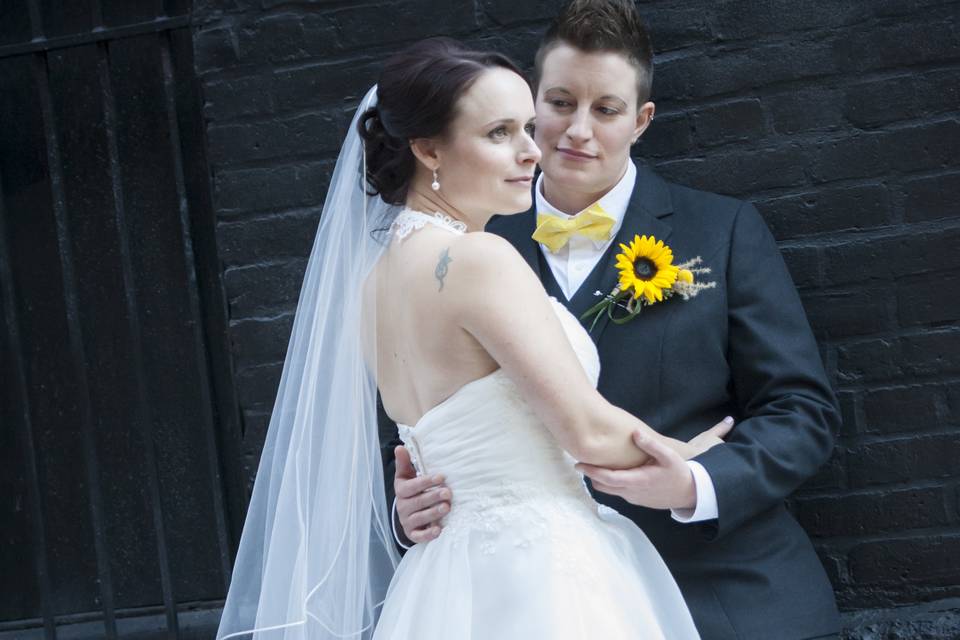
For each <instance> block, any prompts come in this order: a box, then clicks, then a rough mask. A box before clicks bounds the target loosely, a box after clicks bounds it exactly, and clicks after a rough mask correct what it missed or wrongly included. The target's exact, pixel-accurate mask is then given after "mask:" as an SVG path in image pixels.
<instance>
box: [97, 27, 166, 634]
mask: <svg viewBox="0 0 960 640" xmlns="http://www.w3.org/2000/svg"><path fill="white" fill-rule="evenodd" d="M108 47H109V44H108V43H106V42H102V43H100V44H98V45H97V75H98V78H99V81H100V95H101V99H102V102H103V114H104V120H105V124H106V126H105V127H104V128H105V130H106V135H107V149H108V152H109V160H110V181H111V187H112V190H113V207H114V209H113V215H114V220H115V224H116V226H117V238H118V242H119V253H120V262H121V271H122V277H123V293H124V300H125V301H126V311H127V318H128V323H129V326H130V342H131V344H130V349H129V354H130V358H131V359H132V360H133V368H134V371H135V376H136V386H137V409H136V411H137V423H138V424H139V425H140V432H141V434H140V435H141V437H142V439H143V453H144V458H145V463H146V468H147V478H148V490H149V494H150V502H151V505H152V515H153V526H154V530H155V532H156V534H157V562H158V564H159V566H160V590H161V593H162V594H163V604H164V610H165V613H166V619H167V629H168V630H169V631H170V632H171V633H172V634H174V636H176V635H177V634H178V633H179V632H178V629H179V625H178V622H177V603H176V601H175V600H174V596H173V577H172V575H171V573H170V552H169V549H168V548H167V536H166V529H165V527H164V523H163V501H162V498H161V495H160V479H159V468H158V466H157V454H156V446H155V438H154V433H153V425H154V422H153V415H152V411H151V410H150V400H149V398H148V397H147V375H146V367H145V365H144V361H143V338H142V331H141V328H140V315H139V304H138V302H137V288H136V284H135V283H134V276H133V262H132V260H131V257H130V255H131V254H130V242H129V234H128V232H127V221H126V209H125V207H124V200H123V181H122V176H123V167H122V166H121V165H120V150H119V148H118V145H117V105H116V99H115V97H114V95H113V85H112V84H111V82H110V53H109V48H108Z"/></svg>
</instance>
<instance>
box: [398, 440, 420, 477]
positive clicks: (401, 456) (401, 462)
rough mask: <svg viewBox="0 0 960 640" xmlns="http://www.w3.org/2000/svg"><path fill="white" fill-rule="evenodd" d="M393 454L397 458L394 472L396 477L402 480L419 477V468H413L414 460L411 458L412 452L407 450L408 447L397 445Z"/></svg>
mask: <svg viewBox="0 0 960 640" xmlns="http://www.w3.org/2000/svg"><path fill="white" fill-rule="evenodd" d="M393 455H394V457H395V459H396V470H395V471H394V474H393V475H394V477H396V478H400V479H402V480H408V479H410V478H416V477H417V470H416V469H414V468H413V462H411V460H410V452H409V451H407V448H406V447H403V446H399V447H396V448H395V449H394V450H393Z"/></svg>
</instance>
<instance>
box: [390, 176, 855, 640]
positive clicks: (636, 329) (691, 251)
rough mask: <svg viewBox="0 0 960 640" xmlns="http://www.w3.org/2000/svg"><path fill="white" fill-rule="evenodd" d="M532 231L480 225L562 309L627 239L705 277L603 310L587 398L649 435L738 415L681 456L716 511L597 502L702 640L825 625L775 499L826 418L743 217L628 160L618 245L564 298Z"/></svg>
mask: <svg viewBox="0 0 960 640" xmlns="http://www.w3.org/2000/svg"><path fill="white" fill-rule="evenodd" d="M534 225H535V214H534V212H528V213H525V214H517V215H514V216H503V217H499V218H496V219H494V220H493V221H491V223H490V224H489V225H488V226H487V230H488V231H492V232H494V233H497V234H499V235H501V236H503V237H504V238H506V239H507V240H509V241H510V242H511V244H513V246H515V247H516V248H517V250H518V251H519V252H520V253H521V254H522V255H523V256H524V258H525V259H526V261H527V263H528V264H529V265H530V267H531V268H532V269H534V271H536V272H537V274H538V275H539V276H540V278H541V281H542V282H543V283H544V286H545V287H546V289H547V291H548V293H550V294H551V295H554V296H555V297H556V298H557V299H558V300H561V301H564V302H565V303H566V304H567V307H568V308H569V309H570V310H571V311H572V312H573V313H574V315H577V316H579V315H581V314H582V313H583V312H584V311H585V310H586V309H588V308H589V307H590V306H592V305H593V304H594V303H595V302H596V301H597V300H598V299H597V298H596V297H595V295H594V292H595V291H598V290H599V291H603V292H604V293H606V292H608V291H609V290H610V289H612V288H613V286H614V285H615V284H616V281H617V271H616V268H615V266H614V257H615V255H616V253H618V252H619V251H620V248H619V244H620V243H621V242H623V243H627V242H629V240H630V239H632V238H633V236H634V234H637V235H653V236H655V237H656V238H657V239H658V240H663V241H664V242H666V243H667V244H668V245H670V246H671V247H672V249H673V254H674V260H675V262H682V261H684V260H687V259H689V258H692V257H694V256H700V257H702V258H703V261H704V265H703V266H707V267H710V268H711V269H712V273H711V274H709V275H708V276H702V277H703V278H706V279H712V280H714V281H716V283H717V287H716V288H715V289H708V290H706V291H703V292H702V293H701V294H700V295H699V296H697V297H696V298H693V299H691V300H688V301H684V300H682V299H681V298H679V297H675V298H672V299H670V300H667V301H665V302H663V303H659V304H656V305H653V306H651V307H646V308H644V310H643V312H642V313H641V314H640V316H639V317H638V318H636V319H634V320H633V321H632V322H630V323H627V324H625V325H616V324H613V323H610V322H609V321H607V320H606V318H605V317H604V318H603V319H601V320H600V321H599V322H598V323H597V325H596V326H595V327H594V329H593V331H592V334H591V335H592V337H593V339H594V341H595V342H596V344H597V349H598V351H599V353H600V362H601V372H600V380H599V390H600V392H601V393H602V394H603V396H604V397H605V398H606V399H607V400H609V401H610V402H611V403H613V404H614V405H617V406H619V407H621V408H623V409H625V410H627V411H629V412H630V413H632V414H634V415H636V416H637V417H639V418H641V419H642V420H644V422H646V423H647V424H649V425H650V426H651V427H653V428H654V429H656V430H658V431H660V432H661V433H663V434H665V435H668V436H671V437H674V438H677V439H682V440H688V439H690V438H691V437H693V436H694V435H696V434H697V433H699V432H701V431H703V430H705V429H707V428H709V427H710V426H712V425H714V424H716V423H717V422H718V421H720V420H721V419H722V418H723V417H724V416H726V415H732V416H733V417H734V418H735V419H736V420H737V424H736V426H735V427H734V429H733V431H732V432H731V433H730V435H729V436H728V437H727V438H726V442H725V443H724V444H723V445H721V446H717V447H714V448H713V449H711V450H709V451H707V452H706V453H704V454H701V455H700V456H698V457H697V458H696V460H697V461H698V462H700V463H701V464H702V465H703V466H704V468H705V469H706V470H707V472H708V473H709V474H710V477H711V479H712V481H713V484H714V487H715V489H716V493H717V504H718V513H719V517H718V518H717V519H716V520H712V521H708V522H705V523H691V524H683V523H678V522H676V521H674V520H673V519H672V518H671V517H670V512H669V511H663V510H653V509H646V508H643V507H637V506H635V505H631V504H629V503H627V502H625V501H623V500H621V499H619V498H617V497H614V496H608V495H605V494H601V493H596V494H595V495H596V498H597V499H598V501H600V502H602V503H605V504H607V505H609V506H611V507H613V508H615V509H616V510H617V511H619V512H620V513H622V514H624V515H625V516H627V517H629V518H630V519H631V520H633V521H634V522H635V523H636V524H637V525H638V526H639V527H640V528H641V529H642V530H643V531H644V532H645V533H646V534H647V536H648V537H649V538H650V540H651V542H653V544H654V545H655V546H656V547H657V549H658V551H659V552H660V553H661V555H662V556H663V557H664V560H665V561H666V563H667V565H668V566H669V567H670V569H671V571H672V572H673V575H674V577H675V578H676V580H677V583H678V584H679V586H680V588H681V590H682V591H683V594H684V597H685V598H686V600H687V603H688V606H689V607H690V610H691V612H692V614H693V617H694V620H695V622H696V624H697V627H698V629H699V630H700V633H701V635H702V637H703V638H704V639H705V640H715V639H716V640H726V639H730V640H733V639H739V640H746V639H753V638H756V639H758V640H759V639H763V640H767V639H769V638H783V639H791V638H796V639H800V638H809V637H814V636H818V635H826V634H830V633H836V632H837V631H839V628H840V625H839V616H838V613H837V609H836V604H835V600H834V595H833V590H832V588H831V585H830V582H829V581H828V579H827V577H826V574H825V572H824V570H823V567H822V565H821V563H820V561H819V559H818V558H817V556H816V554H815V552H814V550H813V546H812V545H811V543H810V540H809V538H808V537H807V535H806V533H805V532H804V531H803V529H802V528H801V527H800V526H799V525H798V524H797V522H796V520H795V519H794V518H793V517H792V516H791V515H790V513H789V512H788V511H787V510H786V507H785V505H784V500H785V498H786V497H787V496H788V495H790V493H792V492H793V491H794V490H795V489H796V488H797V487H798V486H799V485H800V484H801V483H803V482H804V481H805V480H806V479H807V478H809V477H811V476H812V475H813V474H814V473H815V472H816V471H817V469H818V468H819V467H820V466H821V465H822V464H823V462H824V461H825V460H826V459H827V458H828V457H829V455H830V452H831V450H832V448H833V441H834V433H835V431H836V429H837V428H838V426H839V421H840V419H839V412H838V411H837V407H836V399H835V397H834V394H833V392H832V390H831V388H830V385H829V383H828V382H827V379H826V375H825V373H824V370H823V365H822V363H821V360H820V355H819V352H818V350H817V345H816V342H815V340H814V338H813V335H812V333H811V331H810V327H809V325H808V323H807V320H806V316H805V314H804V311H803V308H802V306H801V304H800V299H799V296H798V295H797V291H796V288H795V287H794V285H793V282H792V280H791V278H790V275H789V273H788V272H787V269H786V266H785V265H784V262H783V259H782V257H781V255H780V252H779V250H778V249H777V246H776V243H775V241H774V239H773V237H772V236H771V234H770V232H769V230H768V229H767V227H766V225H765V224H764V222H763V220H762V218H761V217H760V215H759V214H758V213H757V211H756V209H755V208H754V207H753V206H752V205H750V204H748V203H745V202H742V201H738V200H735V199H733V198H728V197H724V196H719V195H716V194H711V193H705V192H701V191H696V190H693V189H689V188H686V187H682V186H679V185H676V184H672V183H668V182H666V181H664V180H662V179H661V178H660V177H658V176H657V175H656V174H655V173H653V172H652V171H651V170H649V169H648V168H646V167H642V166H638V171H637V180H636V185H635V188H634V192H633V195H632V198H631V201H630V205H629V207H628V209H627V212H626V215H625V217H624V221H623V224H622V226H621V229H620V231H619V232H618V234H617V238H616V239H615V241H614V242H613V244H612V245H611V247H610V249H609V250H608V252H607V254H606V255H604V256H603V258H601V260H600V261H599V263H598V264H597V267H596V268H595V269H594V271H593V272H592V273H591V274H590V275H589V276H588V277H587V280H586V281H585V282H584V284H583V285H582V286H581V287H580V289H579V290H578V291H577V293H576V294H575V295H574V297H573V299H572V300H569V301H567V300H566V298H565V296H564V295H563V293H562V292H561V291H560V289H559V287H558V286H557V284H556V282H555V280H554V279H553V275H552V273H551V271H550V269H549V267H547V266H546V264H545V261H544V260H543V258H542V254H541V252H540V249H539V245H538V244H537V243H535V242H534V241H533V240H532V239H531V237H530V236H531V234H532V233H533V230H534ZM391 444H393V443H391ZM387 449H388V450H387V451H386V454H387V459H388V468H387V484H388V485H392V483H391V480H392V477H393V468H392V464H389V463H390V459H391V457H392V447H388V448H387ZM388 491H389V493H390V497H391V499H392V486H389V487H388Z"/></svg>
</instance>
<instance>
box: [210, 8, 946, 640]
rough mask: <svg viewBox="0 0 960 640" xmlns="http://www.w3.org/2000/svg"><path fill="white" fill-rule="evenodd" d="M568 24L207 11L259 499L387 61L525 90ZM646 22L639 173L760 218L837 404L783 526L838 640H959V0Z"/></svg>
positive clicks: (235, 333) (519, 13) (308, 11)
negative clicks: (295, 320) (320, 236)
mask: <svg viewBox="0 0 960 640" xmlns="http://www.w3.org/2000/svg"><path fill="white" fill-rule="evenodd" d="M561 4H562V1H561V0H527V1H525V2H510V1H506V0H454V1H453V2H440V1H439V0H371V2H365V3H351V2H346V1H341V0H313V1H308V0H294V1H289V0H198V1H197V2H196V3H195V10H194V46H195V60H196V70H197V73H198V75H199V76H200V78H201V81H202V84H203V92H204V99H205V104H204V116H205V119H206V123H207V141H206V142H207V145H208V148H209V157H210V159H211V174H212V176H211V179H212V183H213V187H214V198H215V207H216V210H217V215H218V220H219V222H218V244H219V251H220V259H221V264H222V266H223V269H224V280H225V283H226V290H227V303H228V305H229V312H230V331H231V335H230V340H231V344H232V347H233V357H234V365H235V370H236V376H237V381H236V382H237V387H238V389H240V390H241V393H240V394H239V397H240V398H241V400H240V402H241V407H240V409H241V412H242V415H243V417H244V427H245V438H246V440H245V442H244V443H243V447H242V448H241V450H242V451H243V456H244V464H245V465H246V468H247V470H248V472H249V474H250V478H251V481H252V478H253V473H254V472H255V470H256V466H257V459H258V454H259V449H260V447H261V446H262V442H263V437H264V434H265V432H266V429H267V425H268V423H269V415H270V407H271V404H272V401H273V395H274V394H275V391H276V385H277V383H278V379H279V371H280V363H282V360H283V356H284V351H285V349H286V343H287V339H288V336H289V331H290V327H291V321H292V314H293V311H294V310H295V307H296V300H297V296H298V295H299V288H300V279H301V277H302V274H303V270H304V268H305V260H306V258H307V256H308V254H309V251H310V246H311V243H312V238H313V234H314V232H315V229H316V224H317V216H318V211H319V208H320V206H321V205H322V202H323V197H324V193H325V190H326V185H327V182H328V180H329V176H330V172H331V170H332V166H333V162H334V160H335V155H336V151H337V148H338V147H339V144H340V140H341V139H342V136H343V135H344V130H345V127H346V124H347V123H348V122H349V118H350V115H351V113H352V111H353V109H354V108H355V106H356V104H357V102H358V101H359V98H360V97H361V96H362V94H363V93H364V91H365V90H366V89H367V88H368V87H369V86H370V85H371V84H373V82H374V81H375V79H376V75H377V73H378V69H379V64H380V61H381V60H382V59H383V58H384V57H385V56H387V55H389V54H390V53H391V52H392V51H395V50H397V49H398V48H400V47H402V46H404V45H405V44H408V43H409V42H412V41H415V40H416V39H419V38H422V37H426V36H431V35H449V36H453V37H457V38H461V39H463V40H464V41H466V42H468V43H470V44H471V45H473V46H478V47H485V48H494V49H498V50H500V51H503V52H505V53H507V54H508V55H511V56H513V57H515V58H516V59H517V60H518V62H519V63H520V64H521V66H522V67H524V68H527V69H529V68H530V67H531V65H532V59H533V54H534V52H535V50H536V45H537V39H538V38H539V36H540V34H541V33H542V32H543V30H544V29H545V27H546V25H547V23H548V20H549V19H550V18H551V17H552V16H554V15H555V14H556V13H557V11H558V9H559V7H560V5H561ZM639 6H640V9H641V11H642V12H643V14H644V15H645V17H646V19H647V21H648V23H649V25H650V27H651V31H652V34H653V41H654V46H655V49H656V52H657V58H656V77H655V82H654V94H653V99H654V101H655V102H656V103H657V118H656V120H655V121H654V124H653V126H652V127H651V128H650V130H649V131H648V132H647V133H646V134H645V135H644V137H643V138H642V139H641V141H640V142H639V143H638V144H637V146H636V147H635V156H636V157H637V158H638V159H639V160H642V161H645V162H648V163H650V164H651V165H653V166H654V167H655V168H656V169H657V170H658V171H660V172H661V173H662V174H663V175H665V176H667V177H668V178H670V179H673V180H676V181H679V182H682V183H685V184H688V185H689V186H692V187H696V188H701V189H707V190H711V191H717V192H721V193H725V194H730V195H734V196H737V197H741V198H745V199H749V200H751V201H753V202H755V203H756V204H757V206H758V208H759V209H760V211H761V213H762V214H763V215H764V217H765V219H766V220H767V222H768V224H769V225H770V228H771V230H772V231H773V233H774V235H775V237H776V238H777V240H778V241H779V242H780V245H781V249H782V251H783V254H784V257H785V259H786V261H787V264H788V267H789V268H790V271H791V274H792V275H793V277H794V280H795V282H796V284H797V286H798V288H799V289H800V293H801V296H802V299H803V303H804V306H805V309H806V311H807V314H808V317H809V319H810V321H811V325H812V326H813V329H814V332H815V334H816V336H817V339H818V340H819V342H820V347H821V353H822V354H823V357H824V361H825V363H826V365H827V369H828V374H829V376H830V378H831V380H832V381H833V382H834V384H835V386H836V388H837V391H838V396H839V399H840V404H841V408H842V411H843V416H844V425H843V428H842V430H841V433H840V434H839V439H838V444H837V448H836V450H835V452H834V455H833V456H832V458H831V459H830V461H829V462H828V463H827V464H826V465H825V466H824V467H823V469H821V471H820V472H819V473H818V474H817V475H816V476H815V477H813V478H811V479H810V480H809V481H808V482H807V483H806V484H804V486H803V487H801V488H800V490H799V491H798V492H797V494H795V495H794V496H793V497H792V498H791V499H790V500H789V505H790V507H791V508H792V509H793V511H794V513H795V514H796V515H797V517H798V519H799V520H800V522H801V524H802V525H803V526H804V527H806V529H807V531H808V532H809V533H810V534H811V536H812V538H813V540H814V543H815V545H816V547H817V549H818V551H819V553H820V555H821V558H822V559H823V562H824V566H825V567H826V569H827V571H828V574H829V575H830V577H831V580H832V581H833V583H834V586H835V588H836V592H837V596H838V601H839V603H840V605H841V608H842V609H843V610H844V611H845V612H846V613H845V614H844V615H845V620H846V622H847V626H848V629H847V630H846V631H845V634H844V635H845V637H848V638H866V637H871V638H873V637H876V638H880V637H884V638H887V637H889V638H893V637H897V638H900V637H903V638H906V637H921V635H920V634H922V637H930V638H948V637H960V600H958V599H957V598H958V596H960V564H958V558H960V493H958V486H960V206H958V204H957V201H958V195H960V24H958V22H960V2H957V1H956V0H954V1H942V0H939V1H938V0H905V1H904V0H870V1H868V2H861V1H858V0H838V1H836V2H830V3H802V2H801V3H797V2H792V1H790V0H731V1H729V2H722V3H717V2H706V1H703V0H694V1H689V2H675V1H672V0H645V1H644V2H642V3H640V5H639ZM931 602H942V603H944V604H943V606H941V607H939V608H936V607H934V606H933V605H931V604H930V603H931ZM931 607H933V608H931Z"/></svg>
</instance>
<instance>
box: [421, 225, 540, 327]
mask: <svg viewBox="0 0 960 640" xmlns="http://www.w3.org/2000/svg"><path fill="white" fill-rule="evenodd" d="M447 257H448V258H449V262H448V270H449V275H450V279H449V280H450V284H451V285H452V287H451V290H452V291H455V292H456V293H455V294H454V295H455V296H456V297H457V299H458V300H460V302H461V303H462V304H458V305H457V306H458V307H461V306H462V307H464V308H466V309H467V310H473V309H474V307H476V305H491V304H499V303H506V304H514V303H515V302H516V301H517V300H523V299H529V298H530V297H531V296H535V295H538V294H542V292H543V285H542V284H541V283H540V280H539V279H538V278H537V276H536V274H535V273H534V272H533V270H532V269H531V268H530V266H529V265H528V264H527V262H526V260H524V259H523V256H521V255H520V253H519V252H518V251H517V250H516V248H514V246H513V245H512V244H510V243H509V242H508V241H507V240H504V239H503V238H502V237H500V236H498V235H496V234H493V233H486V232H473V233H467V234H464V235H463V236H461V237H460V238H458V239H457V241H456V243H455V244H452V245H451V247H450V251H449V255H448V256H447ZM438 266H439V265H438ZM471 312H472V311H471Z"/></svg>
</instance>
